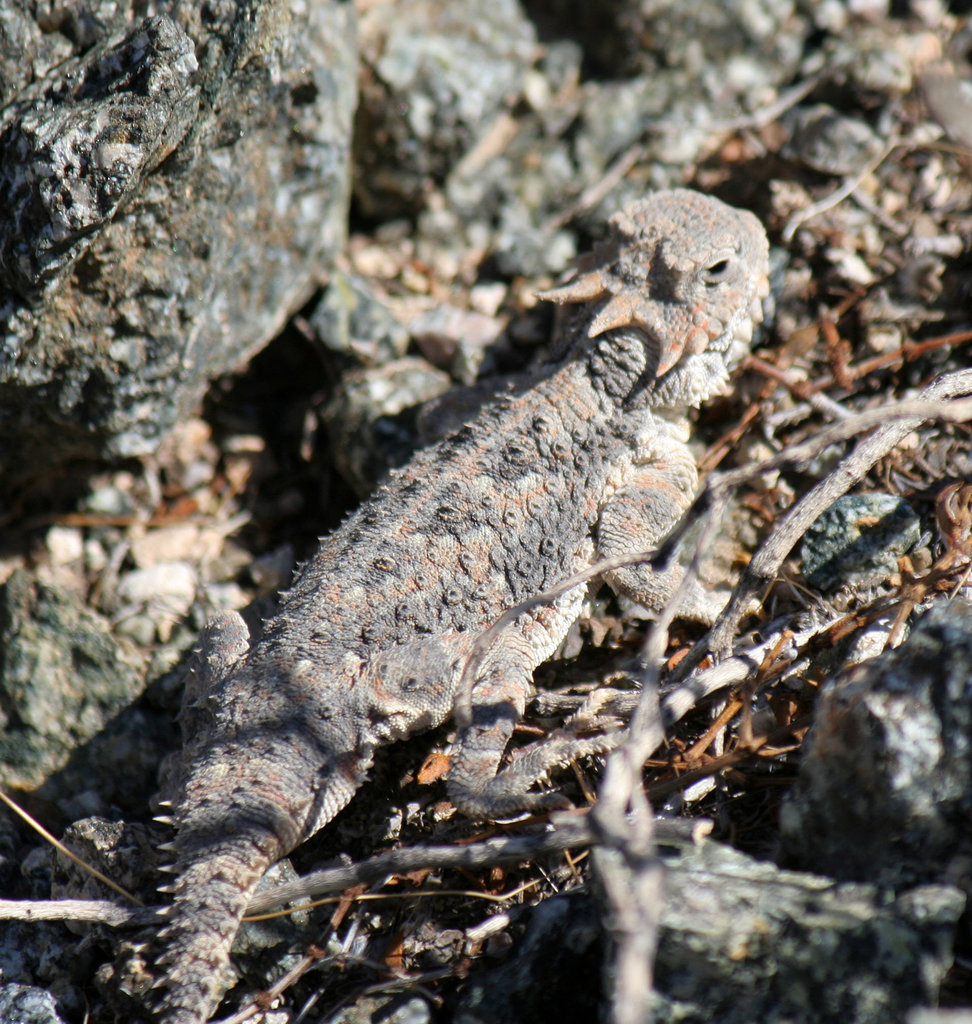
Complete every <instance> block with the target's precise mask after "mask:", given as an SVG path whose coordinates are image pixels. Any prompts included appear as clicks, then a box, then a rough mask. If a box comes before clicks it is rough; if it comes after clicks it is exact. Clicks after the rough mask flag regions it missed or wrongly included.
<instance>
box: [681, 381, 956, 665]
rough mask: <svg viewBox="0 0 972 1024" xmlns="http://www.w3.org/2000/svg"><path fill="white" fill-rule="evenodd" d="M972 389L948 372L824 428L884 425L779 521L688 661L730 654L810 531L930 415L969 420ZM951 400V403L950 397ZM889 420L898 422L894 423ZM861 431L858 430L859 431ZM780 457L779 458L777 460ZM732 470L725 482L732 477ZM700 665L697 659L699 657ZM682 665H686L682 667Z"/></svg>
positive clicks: (839, 430)
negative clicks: (915, 395)
mask: <svg viewBox="0 0 972 1024" xmlns="http://www.w3.org/2000/svg"><path fill="white" fill-rule="evenodd" d="M970 393H972V370H960V371H958V372H956V373H950V374H945V375H943V376H941V377H939V378H938V379H937V380H935V381H933V382H932V383H931V384H929V385H928V387H926V388H925V389H924V390H923V391H922V392H921V398H920V399H919V400H918V401H903V402H896V403H894V404H892V405H888V406H885V407H884V408H883V409H875V410H871V411H870V412H869V413H862V414H861V415H859V416H855V417H853V418H852V419H849V420H846V421H844V422H843V423H840V424H837V425H836V426H835V427H832V428H830V429H829V430H826V431H824V432H823V433H822V434H821V435H819V437H818V438H817V439H816V441H817V442H819V440H820V439H821V438H826V437H830V436H833V435H838V436H843V435H846V433H847V430H848V428H853V427H854V426H855V425H860V424H865V423H866V424H867V425H871V424H872V423H884V424H885V425H884V426H883V427H881V428H880V429H879V430H877V431H875V432H874V433H873V434H872V435H871V436H870V437H867V438H865V439H864V440H863V441H861V442H860V443H859V444H858V446H857V447H856V448H855V449H854V451H853V452H851V454H850V455H848V456H846V457H845V458H844V459H842V460H841V461H840V462H839V463H838V465H837V466H836V467H835V468H834V469H833V470H832V471H831V472H830V473H828V475H827V476H826V477H824V479H823V480H821V481H820V483H818V484H817V485H816V486H815V487H814V488H812V489H811V490H810V491H809V492H808V493H807V494H806V495H804V497H803V498H802V499H801V500H800V501H798V502H797V503H796V504H795V505H794V506H793V507H792V508H791V509H790V510H789V511H788V512H787V513H786V515H784V516H783V518H782V519H781V520H780V521H779V522H778V523H777V524H776V527H775V528H774V529H773V531H772V533H771V534H770V535H769V537H767V538H766V540H765V541H764V542H763V543H762V544H761V545H760V547H759V550H758V551H757V552H756V554H755V555H754V556H753V558H752V561H750V563H749V565H748V566H747V567H746V569H745V570H744V572H743V574H742V578H741V579H740V581H739V583H738V584H737V586H736V588H735V590H734V591H733V592H732V597H731V598H730V599H729V603H728V604H727V605H726V607H725V609H724V610H723V611H722V613H721V614H720V616H719V618H718V619H717V620H716V622H715V624H714V625H713V627H712V629H711V630H710V631H709V633H708V634H707V635H706V636H705V637H703V639H702V641H700V643H699V644H697V645H696V647H695V649H694V650H693V652H692V653H691V654H690V655H689V657H687V658H685V659H683V662H690V661H692V660H695V659H699V660H700V659H701V656H702V655H703V654H704V653H705V651H707V650H708V651H711V652H712V653H713V654H714V655H716V657H720V656H725V655H726V654H728V653H729V651H730V649H731V646H732V641H733V638H734V637H735V635H736V630H737V629H738V627H739V622H740V621H741V619H742V617H743V615H745V614H746V609H747V608H748V607H749V604H750V602H751V600H752V599H753V598H754V597H755V596H756V595H757V594H759V593H761V592H762V591H763V589H764V588H765V587H767V586H769V585H770V584H771V583H772V582H773V580H775V579H776V576H777V573H778V572H779V570H780V567H781V566H782V564H783V561H784V559H785V558H786V557H787V555H789V553H790V551H791V550H792V549H793V547H794V545H795V544H796V542H797V541H798V540H799V539H800V538H801V537H802V536H803V535H804V533H806V531H807V530H808V529H809V528H810V526H812V525H813V523H814V522H816V520H817V519H818V518H819V517H820V515H821V514H822V513H823V512H824V511H825V510H826V509H828V508H830V506H831V505H832V504H833V503H834V502H835V501H836V500H837V499H838V498H839V497H841V495H843V494H846V493H847V492H848V491H849V490H850V489H851V487H853V486H854V484H856V483H858V481H860V480H861V479H863V477H864V476H865V474H866V473H867V472H868V471H869V470H870V469H871V467H872V466H873V465H874V464H875V463H876V462H877V461H878V460H879V459H882V458H883V457H884V456H885V455H887V454H888V452H890V451H891V449H892V448H894V447H895V445H897V444H899V443H900V441H901V440H902V438H904V436H905V435H906V434H907V433H908V432H909V431H911V430H914V428H915V427H917V426H918V425H919V423H921V422H922V420H924V419H941V420H945V421H947V422H965V421H966V420H969V419H972V399H964V400H957V396H959V395H968V394H970ZM950 399H951V401H949V400H950ZM889 418H892V419H894V421H895V422H892V423H888V422H887V420H888V419H889ZM856 432H858V431H854V433H856ZM805 447H806V446H805V445H798V446H796V448H794V449H791V450H790V452H789V453H788V454H789V455H790V456H791V457H792V456H793V454H794V452H796V453H799V451H800V449H803V448H805ZM772 461H776V460H772ZM732 475H733V474H732V473H727V474H725V475H724V477H723V482H720V486H724V481H725V480H726V479H727V478H729V477H731V476H732ZM696 663H697V661H696ZM680 667H681V666H680Z"/></svg>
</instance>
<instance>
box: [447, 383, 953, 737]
mask: <svg viewBox="0 0 972 1024" xmlns="http://www.w3.org/2000/svg"><path fill="white" fill-rule="evenodd" d="M963 394H972V370H960V371H958V372H956V373H952V374H946V375H945V376H943V377H940V378H939V379H938V380H937V381H936V382H934V383H933V384H931V385H930V386H929V387H928V388H926V389H925V390H924V391H923V392H922V397H921V398H917V399H904V400H902V401H900V402H893V403H890V404H889V405H885V406H882V407H881V408H879V409H869V410H867V411H866V412H862V413H856V414H855V415H853V416H850V417H848V418H847V419H844V420H842V421H841V422H840V423H836V424H834V425H832V426H830V427H828V428H826V429H825V430H822V431H820V433H818V434H816V435H815V436H814V437H812V438H809V439H808V440H806V441H803V442H801V443H800V444H798V445H791V446H790V447H788V448H786V449H784V450H783V451H782V452H780V453H779V454H778V455H774V456H773V457H772V458H769V459H766V460H764V461H762V462H759V463H757V464H756V465H752V466H742V467H740V468H739V469H732V470H727V471H725V472H720V473H713V474H711V475H710V476H709V477H708V479H707V480H706V483H705V485H704V486H703V488H702V490H701V492H700V493H699V495H698V496H697V497H696V499H695V500H694V501H693V502H692V504H691V505H690V506H689V507H688V508H687V509H686V510H685V512H684V513H683V515H682V517H681V518H680V519H679V521H678V522H677V523H676V524H675V526H673V527H672V529H671V530H670V531H669V533H668V534H667V536H666V537H665V538H664V539H663V540H662V541H661V542H660V543H659V545H658V547H657V548H654V549H652V550H650V551H634V552H632V553H631V554H628V555H615V556H614V557H612V558H604V559H602V560H601V561H599V562H595V563H594V564H593V565H590V566H588V567H587V568H586V569H581V570H579V571H578V572H575V573H574V574H573V575H572V576H568V577H567V578H566V579H565V580H562V581H561V582H560V583H557V584H555V585H554V586H552V587H549V588H548V589H547V590H544V591H541V592H540V593H539V594H535V595H534V596H533V597H529V598H527V599H526V600H525V601H521V602H520V604H517V605H514V606H513V607H512V608H508V609H507V610H506V611H505V612H503V614H502V615H501V616H500V617H499V618H498V619H497V620H496V621H495V622H494V623H493V624H492V626H490V627H489V628H488V629H486V630H484V631H483V632H482V633H481V634H480V635H479V636H478V637H477V639H476V641H475V643H474V644H473V646H472V649H471V650H470V652H469V656H468V658H467V659H466V665H465V668H464V669H463V673H462V676H461V677H460V680H459V686H458V688H457V692H456V707H455V712H454V719H455V722H456V725H457V726H459V727H460V728H463V727H464V726H467V725H468V724H469V723H470V722H471V721H472V688H473V684H474V683H475V680H476V673H477V671H478V669H479V666H480V664H481V662H482V659H483V656H484V655H485V654H486V653H487V651H488V650H489V648H490V647H491V646H492V644H493V643H494V642H495V641H496V640H497V639H498V638H499V636H500V635H501V634H502V632H503V630H504V629H506V627H507V626H509V625H511V624H512V623H514V622H515V621H516V620H517V619H518V618H519V617H520V616H521V615H524V614H526V613H528V612H531V611H533V609H535V608H540V607H542V606H545V605H549V604H551V603H552V602H554V601H556V600H557V599H558V598H559V597H562V596H563V595H564V594H566V593H567V592H568V591H569V590H572V589H573V588H574V587H579V586H583V585H584V584H587V583H590V582H591V580H594V579H596V578H597V577H599V576H603V575H604V574H605V573H608V572H613V571H614V570H616V569H620V568H623V567H625V566H629V565H638V564H644V563H647V564H649V565H651V566H653V567H654V568H659V569H660V568H664V567H665V566H667V565H668V563H669V562H670V561H671V559H672V557H673V555H674V553H675V550H676V548H677V547H678V545H679V543H680V542H681V540H682V538H683V537H684V536H685V534H686V532H687V531H688V529H689V527H690V526H692V525H693V524H694V523H696V522H697V521H698V520H699V518H700V517H701V516H703V515H706V516H707V519H708V522H709V524H710V525H711V524H714V525H715V526H716V527H717V526H718V524H719V523H720V522H721V515H719V514H714V513H718V512H720V511H721V509H722V508H723V507H724V503H725V502H726V501H727V500H728V496H729V494H730V493H731V492H732V490H733V489H734V488H736V487H738V486H739V485H740V484H743V483H747V482H748V481H750V480H753V479H755V478H756V477H759V476H762V475H763V474H764V473H767V472H770V471H773V470H777V469H782V468H783V467H784V466H790V465H799V464H801V463H806V462H809V461H810V460H811V459H813V458H815V457H816V456H817V455H819V454H820V453H821V452H822V451H824V450H825V449H826V448H829V447H830V446H831V445H832V444H838V443H839V442H841V441H848V440H850V439H851V438H853V437H856V436H857V435H859V434H861V433H863V432H864V431H866V430H870V429H871V428H872V427H876V426H880V425H882V424H887V422H888V420H889V419H890V420H902V421H903V422H905V423H906V425H905V426H903V427H900V425H894V424H892V425H890V426H887V427H886V428H885V429H886V430H894V431H897V433H896V434H895V439H894V441H892V442H891V443H889V444H888V445H887V448H886V450H884V451H881V452H880V454H878V455H877V456H875V458H874V460H873V461H874V462H876V461H877V460H878V459H880V458H881V457H882V455H884V454H886V452H887V451H890V449H891V448H893V447H894V446H895V444H897V443H898V441H900V439H901V438H902V437H903V436H904V435H905V434H906V433H907V432H908V431H909V430H911V429H913V428H914V427H915V426H916V425H917V424H918V423H919V422H921V421H922V420H925V419H938V420H942V421H943V422H946V423H964V422H966V421H967V420H970V419H972V398H970V399H966V400H964V401H951V402H947V403H946V402H943V401H942V399H944V398H950V397H952V396H955V395H963ZM906 418H907V419H906ZM899 427H900V429H899ZM879 436H883V432H879V434H875V435H874V437H875V438H877V437H879ZM872 440H873V439H872ZM851 458H853V456H852V457H851ZM872 464H873V462H872V463H871V464H869V465H868V466H867V468H866V469H865V470H864V472H866V471H867V469H869V468H870V465H872ZM841 465H843V463H842V464H841ZM840 469H841V467H840V466H838V467H837V469H836V470H835V471H834V472H835V473H837V472H839V471H840ZM863 475H864V474H863V473H861V476H863ZM857 479H859V477H858V478H857ZM857 479H854V480H851V481H850V483H848V484H847V487H845V489H844V490H843V491H837V492H836V493H835V495H834V498H838V497H840V495H841V494H843V493H845V491H846V489H847V488H849V487H851V486H852V485H853V484H854V483H856V482H857ZM818 486H819V485H818ZM812 493H813V492H811V494H812ZM808 497H809V495H808ZM801 506H802V503H801ZM801 506H795V507H794V509H793V510H791V511H795V510H796V508H799V507H801ZM821 511H822V509H821ZM812 522H813V518H811V519H810V522H809V523H807V524H806V525H807V526H809V525H810V523H812ZM803 529H804V530H805V529H806V526H804V528H803ZM706 532H708V531H706ZM801 535H802V534H801ZM796 539H798V538H796ZM796 539H794V540H793V541H792V543H791V545H790V547H791V548H792V546H793V544H795V543H796ZM697 547H699V548H701V545H699V546H697ZM789 550H790V549H789V548H788V549H787V553H789ZM755 557H756V558H758V557H759V552H757V555H756V556H755ZM783 557H784V558H785V557H786V555H785V554H784V556H783ZM780 564H782V559H781V563H780ZM776 568H777V569H778V568H779V566H777V567H776ZM751 569H752V564H751V565H750V570H751ZM774 575H775V571H774ZM772 578H773V577H772V576H771V577H770V579H769V580H768V581H767V582H771V581H772ZM745 579H746V575H745V574H744V576H743V581H744V580H745ZM743 581H740V585H739V586H737V588H736V592H734V593H737V592H739V590H740V587H741V586H742V582H743ZM755 593H758V591H754V592H752V593H749V594H747V603H748V601H749V600H750V599H751V598H752V596H754V594H755ZM744 607H745V606H744ZM727 609H728V606H727ZM725 614H726V612H725V611H723V613H722V615H721V616H720V621H721V619H722V618H723V617H724V616H725ZM740 617H741V616H740ZM736 624H737V625H738V620H737V622H736ZM703 642H705V638H704V639H703ZM719 653H722V654H723V655H724V654H725V653H727V652H726V651H721V652H719ZM700 660H701V657H699V658H697V659H695V660H694V661H693V663H692V665H691V666H688V667H694V666H695V665H696V664H698V661H700ZM687 661H688V659H687V658H686V659H684V660H683V662H682V664H681V665H680V666H679V669H680V670H681V669H682V666H683V665H684V664H685V662H687ZM679 674H681V675H684V673H681V672H680V673H679Z"/></svg>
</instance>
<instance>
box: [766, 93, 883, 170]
mask: <svg viewBox="0 0 972 1024" xmlns="http://www.w3.org/2000/svg"><path fill="white" fill-rule="evenodd" d="M783 126H784V127H785V128H786V130H787V131H788V132H789V133H790V138H789V139H788V140H787V142H786V143H785V145H784V146H783V155H784V156H786V157H788V158H789V159H791V160H799V161H800V162H801V163H803V164H805V165H806V166H807V167H810V168H812V169H813V170H815V171H820V172H821V173H822V174H834V175H843V174H853V173H855V172H859V171H861V170H862V169H863V168H864V167H865V166H866V165H867V162H868V161H869V160H872V159H873V158H874V157H875V156H876V155H877V154H878V153H879V152H880V151H881V148H882V146H883V145H884V143H883V142H882V140H881V138H880V136H878V134H877V133H876V132H875V131H874V130H873V129H872V128H871V126H870V125H869V124H868V123H867V122H866V121H862V120H860V118H856V117H847V116H846V115H844V114H840V113H838V112H837V111H836V110H834V108H833V107H831V106H829V105H828V104H826V103H816V104H814V105H813V106H810V107H794V108H793V110H791V111H789V112H788V113H787V115H786V117H784V118H783Z"/></svg>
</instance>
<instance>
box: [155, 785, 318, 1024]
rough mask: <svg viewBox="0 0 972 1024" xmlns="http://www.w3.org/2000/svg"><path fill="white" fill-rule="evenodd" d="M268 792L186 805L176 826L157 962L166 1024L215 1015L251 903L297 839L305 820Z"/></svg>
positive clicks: (256, 788) (198, 1022)
mask: <svg viewBox="0 0 972 1024" xmlns="http://www.w3.org/2000/svg"><path fill="white" fill-rule="evenodd" d="M277 781H279V780H277ZM261 788H263V789H264V791H263V792H260V789H261ZM273 790H274V786H273V784H272V783H271V784H270V785H269V786H268V787H266V788H264V787H261V786H260V785H259V784H251V786H249V787H245V788H244V787H241V789H238V790H237V791H236V794H235V797H236V798H235V799H234V800H232V801H227V800H226V798H225V796H223V797H222V799H213V798H211V799H210V800H205V799H203V800H201V801H200V800H194V801H190V803H189V805H188V806H189V807H190V808H191V809H190V810H187V812H186V814H185V816H184V817H183V818H182V820H181V821H180V822H179V831H178V834H177V836H176V841H175V843H174V846H175V848H176V851H177V859H176V866H175V870H176V875H177V877H176V881H175V883H174V884H173V885H171V886H166V887H163V891H166V892H170V893H173V894H174V899H173V902H172V906H171V907H170V909H169V912H168V922H167V924H166V925H165V927H164V928H163V929H162V931H161V932H160V935H159V940H160V942H161V951H160V953H159V955H158V957H157V958H156V965H157V966H158V967H160V968H161V969H162V970H161V973H162V977H161V978H160V979H159V981H158V982H157V983H156V984H157V986H158V987H159V988H160V989H161V997H160V998H159V1000H158V1001H157V1002H156V1005H155V1010H156V1015H157V1018H158V1019H159V1020H160V1021H162V1022H163V1024H203V1022H204V1021H207V1020H208V1019H209V1017H210V1016H211V1015H212V1013H213V1011H214V1010H215V1009H216V1007H217V1006H218V1005H219V1002H220V999H221V998H222V996H223V993H224V992H225V991H226V989H227V988H229V985H230V981H231V979H230V978H229V977H228V975H229V970H230V968H229V960H230V948H231V947H232V945H233V940H234V938H235V937H236V932H237V930H238V929H239V926H240V921H241V919H242V917H243V914H244V913H245V912H246V905H247V903H248V902H249V900H250V897H251V896H252V895H253V892H254V890H255V889H256V887H257V884H258V883H259V881H260V879H261V878H262V877H263V875H264V873H265V872H266V870H267V868H268V867H270V865H271V864H273V863H274V862H275V861H277V860H279V859H280V858H281V857H284V856H286V855H287V854H288V853H289V852H290V851H291V850H292V849H293V848H294V846H296V845H297V843H298V842H299V841H300V839H301V838H302V827H301V826H302V824H303V821H304V818H305V814H301V813H299V811H297V809H296V808H295V807H294V806H293V805H291V806H289V807H288V806H287V805H286V802H285V801H284V800H282V799H281V798H280V795H279V793H277V792H274V791H273ZM214 796H215V794H214ZM221 796H222V795H221Z"/></svg>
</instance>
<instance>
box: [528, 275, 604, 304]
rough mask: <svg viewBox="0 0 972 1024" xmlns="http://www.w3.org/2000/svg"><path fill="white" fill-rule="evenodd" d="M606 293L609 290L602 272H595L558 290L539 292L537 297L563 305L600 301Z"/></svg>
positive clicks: (575, 279) (578, 278)
mask: <svg viewBox="0 0 972 1024" xmlns="http://www.w3.org/2000/svg"><path fill="white" fill-rule="evenodd" d="M606 291H607V288H606V286H605V284H604V279H603V277H602V276H601V274H600V272H599V271H593V272H591V273H589V274H581V275H580V276H579V277H575V278H574V279H573V280H572V281H568V282H567V283H566V284H562V285H560V286H559V287H557V288H547V289H546V290H545V291H542V292H537V297H538V298H541V299H546V300H547V301H548V302H556V303H557V304H558V305H563V304H564V303H567V302H591V301H593V300H594V299H599V298H600V297H601V296H602V295H603V294H604V293H605V292H606Z"/></svg>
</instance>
